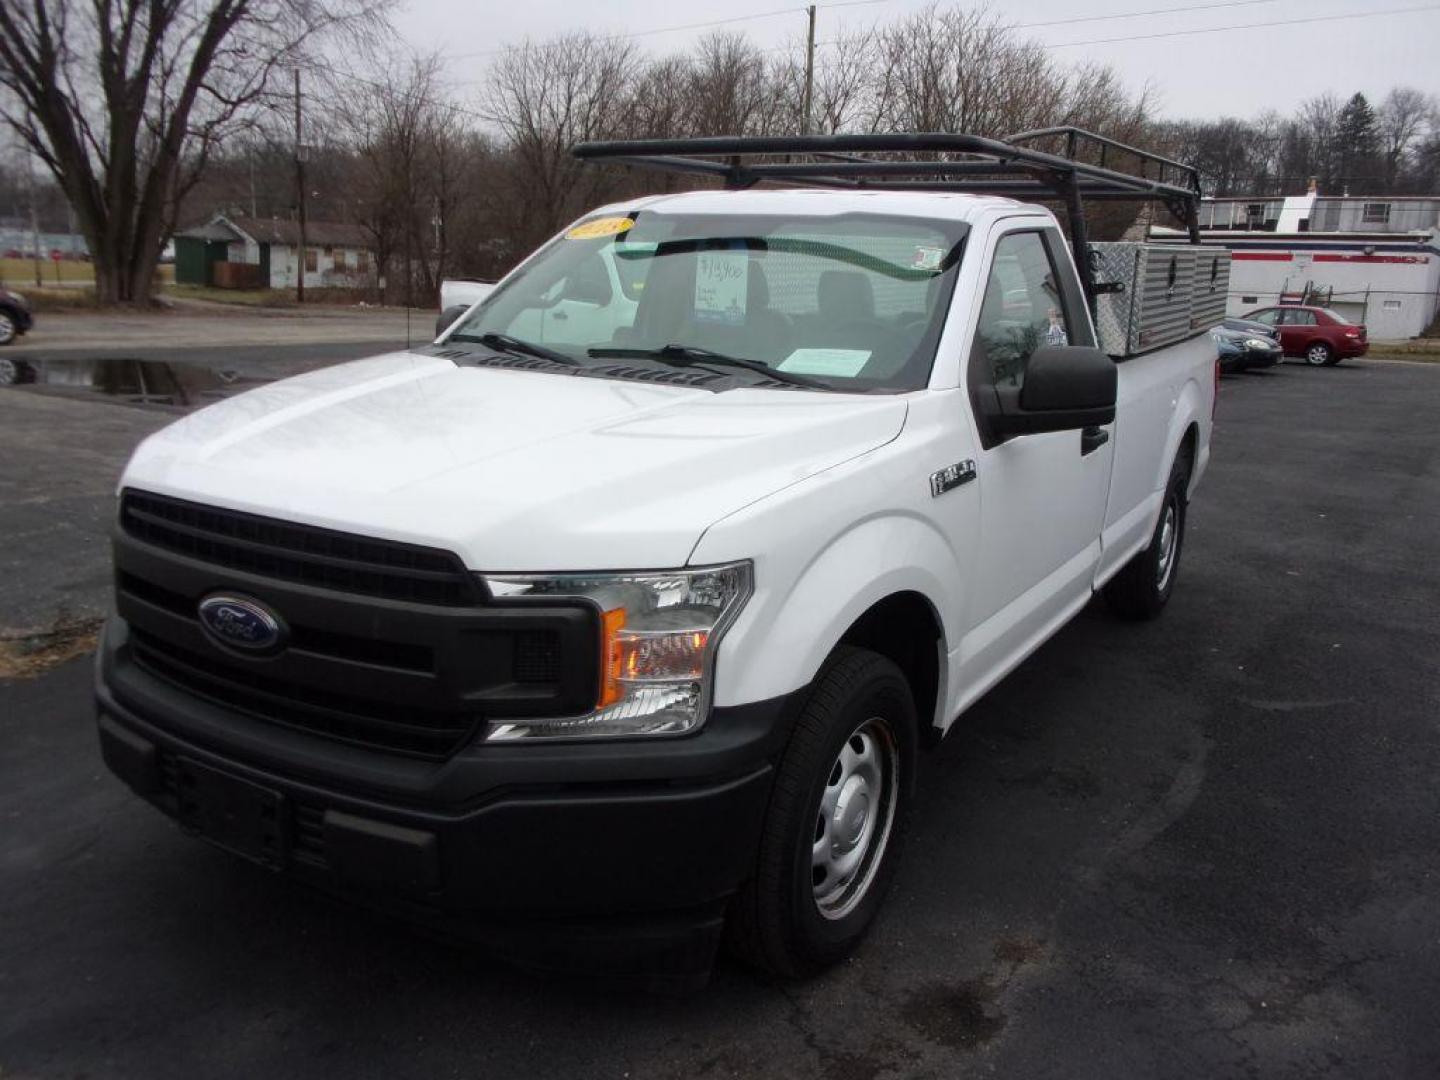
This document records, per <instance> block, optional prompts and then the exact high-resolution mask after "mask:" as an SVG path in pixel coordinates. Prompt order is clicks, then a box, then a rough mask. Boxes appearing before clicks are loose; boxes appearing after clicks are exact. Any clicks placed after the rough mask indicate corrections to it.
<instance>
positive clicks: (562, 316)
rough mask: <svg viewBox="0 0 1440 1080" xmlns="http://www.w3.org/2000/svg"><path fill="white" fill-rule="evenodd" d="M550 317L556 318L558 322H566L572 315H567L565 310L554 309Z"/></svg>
mask: <svg viewBox="0 0 1440 1080" xmlns="http://www.w3.org/2000/svg"><path fill="white" fill-rule="evenodd" d="M550 318H552V319H554V320H555V321H556V322H564V321H565V320H566V319H568V318H570V316H569V315H566V314H565V312H563V311H552V312H551V313H550Z"/></svg>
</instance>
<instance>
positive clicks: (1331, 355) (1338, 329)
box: [1245, 304, 1370, 367]
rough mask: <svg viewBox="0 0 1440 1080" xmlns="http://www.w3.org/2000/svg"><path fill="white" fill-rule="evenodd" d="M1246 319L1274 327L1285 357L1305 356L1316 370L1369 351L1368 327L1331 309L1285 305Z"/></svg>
mask: <svg viewBox="0 0 1440 1080" xmlns="http://www.w3.org/2000/svg"><path fill="white" fill-rule="evenodd" d="M1245 318H1247V319H1254V320H1255V321H1256V322H1261V323H1264V324H1265V325H1266V326H1273V327H1275V329H1277V330H1279V331H1280V344H1281V346H1282V347H1283V348H1284V349H1285V355H1286V356H1303V357H1304V358H1305V362H1306V363H1307V364H1314V365H1315V366H1316V367H1320V366H1322V365H1329V364H1338V363H1339V362H1340V361H1341V360H1344V359H1346V358H1347V357H1351V356H1364V355H1365V352H1366V350H1367V349H1369V348H1370V342H1369V341H1368V340H1367V339H1366V336H1365V327H1364V326H1363V325H1357V324H1356V323H1352V322H1351V321H1350V320H1349V319H1347V318H1345V316H1343V315H1337V314H1335V312H1333V311H1331V310H1330V309H1329V308H1322V307H1305V306H1301V305H1299V304H1284V305H1282V306H1280V307H1268V308H1260V309H1259V310H1258V311H1252V312H1250V314H1249V315H1246V316H1245Z"/></svg>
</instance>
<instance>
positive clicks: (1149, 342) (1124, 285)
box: [1090, 243, 1230, 357]
mask: <svg viewBox="0 0 1440 1080" xmlns="http://www.w3.org/2000/svg"><path fill="white" fill-rule="evenodd" d="M1090 260H1091V267H1092V268H1093V270H1094V274H1095V282H1096V286H1097V291H1098V293H1099V295H1098V296H1097V297H1096V304H1095V308H1096V311H1095V314H1096V330H1097V332H1098V333H1099V335H1100V347H1101V348H1102V349H1104V350H1105V351H1106V352H1108V353H1109V354H1110V355H1111V356H1117V357H1118V356H1135V355H1137V354H1139V353H1145V352H1149V351H1150V350H1152V349H1158V348H1161V347H1162V346H1165V345H1172V344H1174V343H1175V342H1177V341H1184V340H1185V339H1186V338H1188V337H1193V336H1194V335H1196V334H1200V333H1204V332H1205V331H1207V330H1209V329H1210V328H1211V327H1213V326H1214V325H1215V324H1216V323H1218V322H1220V320H1222V319H1223V318H1224V317H1225V300H1226V294H1227V293H1228V291H1229V288H1230V252H1229V251H1226V250H1225V249H1223V248H1213V247H1202V246H1197V245H1190V244H1135V243H1103V244H1091V245H1090Z"/></svg>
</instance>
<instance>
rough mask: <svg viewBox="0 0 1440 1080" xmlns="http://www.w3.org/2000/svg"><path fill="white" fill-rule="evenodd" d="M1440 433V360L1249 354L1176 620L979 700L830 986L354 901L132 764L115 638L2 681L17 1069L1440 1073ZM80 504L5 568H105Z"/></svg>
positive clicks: (1089, 650) (8, 973)
mask: <svg viewBox="0 0 1440 1080" xmlns="http://www.w3.org/2000/svg"><path fill="white" fill-rule="evenodd" d="M63 404H64V405H65V406H66V408H69V409H87V410H90V412H91V413H92V414H93V415H94V416H95V417H97V418H99V417H101V415H102V412H103V411H104V410H106V409H111V410H113V409H116V407H115V406H102V405H95V404H90V403H78V402H73V401H66V402H64V403H63ZM5 409H6V403H5V399H4V398H0V413H3V411H4V410H5ZM141 415H146V416H148V415H149V414H141ZM97 422H98V421H97ZM57 423H58V421H57ZM1437 432H1440V366H1434V365H1410V364H1393V363H1376V362H1369V361H1365V362H1354V363H1347V364H1344V365H1341V366H1340V367H1338V368H1333V369H1324V370H1310V369H1307V368H1303V367H1299V366H1296V365H1286V366H1284V367H1282V368H1279V369H1275V370H1273V371H1272V372H1267V373H1259V374H1255V375H1249V376H1237V377H1233V378H1227V379H1226V380H1225V381H1224V385H1223V392H1222V398H1221V403H1220V412H1219V427H1218V430H1217V434H1216V438H1215V456H1214V461H1213V464H1212V471H1211V473H1210V475H1209V477H1208V478H1207V481H1206V483H1205V484H1204V485H1203V486H1202V488H1201V490H1200V492H1199V495H1198V497H1197V500H1196V502H1195V504H1194V505H1193V507H1192V511H1191V516H1190V527H1191V532H1190V535H1189V538H1188V545H1187V548H1186V550H1185V555H1184V563H1183V564H1182V567H1181V570H1180V581H1179V584H1178V589H1177V592H1176V595H1175V599H1174V601H1173V602H1172V604H1171V606H1170V608H1169V610H1168V611H1167V612H1166V614H1165V616H1164V617H1163V618H1162V619H1161V620H1160V621H1159V622H1157V623H1154V624H1149V625H1145V626H1139V627H1137V626H1132V625H1126V624H1122V623H1119V622H1117V621H1114V620H1113V619H1111V618H1110V617H1109V616H1108V615H1107V614H1106V613H1105V612H1104V610H1103V608H1102V607H1101V606H1100V605H1094V606H1092V607H1091V608H1090V609H1089V610H1087V611H1086V612H1085V613H1084V614H1083V615H1082V616H1081V617H1080V618H1079V619H1077V620H1076V621H1075V622H1074V623H1072V624H1071V625H1070V626H1069V627H1067V628H1066V629H1065V630H1063V631H1062V632H1061V633H1060V634H1059V635H1058V636H1057V637H1056V638H1055V639H1054V640H1052V641H1051V642H1050V643H1049V644H1048V645H1047V646H1045V647H1044V648H1043V649H1042V650H1041V651H1040V652H1039V653H1038V654H1037V655H1036V656H1035V657H1033V658H1032V659H1031V660H1030V661H1028V662H1027V663H1026V664H1024V665H1022V667H1021V668H1020V669H1019V670H1018V671H1016V672H1015V673H1014V674H1013V675H1012V676H1011V677H1010V678H1008V679H1007V680H1005V682H1004V683H1002V684H1001V685H1000V686H999V687H997V688H996V689H995V690H994V691H993V692H992V693H990V694H989V695H987V696H986V697H985V698H984V699H983V700H982V701H981V702H979V703H978V704H977V705H976V706H975V708H974V709H973V710H972V711H971V712H970V714H968V716H967V717H966V718H965V720H964V721H963V722H962V723H960V724H959V725H957V727H956V729H955V731H954V732H953V733H952V735H951V736H950V737H949V738H947V739H946V740H945V742H944V743H942V745H941V746H940V747H939V748H938V749H937V750H936V751H935V752H933V753H931V754H930V755H929V756H928V758H927V759H926V761H925V764H924V775H923V776H922V780H921V798H920V805H919V807H918V808H917V815H916V822H917V827H916V831H915V833H914V835H913V837H912V842H911V844H910V846H909V849H908V851H907V852H906V861H905V864H904V865H903V867H902V869H901V873H900V875H899V877H898V881H897V887H896V889H895V892H894V893H893V894H892V896H891V901H890V904H889V906H888V907H887V909H886V911H885V912H884V914H883V916H882V919H881V921H880V922H879V924H878V925H877V926H876V927H875V930H874V933H873V934H872V936H871V938H870V939H869V941H868V943H867V945H866V946H865V947H864V949H863V950H862V951H861V953H860V954H859V955H858V956H857V957H856V958H855V959H854V960H853V962H851V963H849V964H848V965H845V966H844V967H842V968H840V969H838V970H835V971H833V972H831V973H829V974H827V975H826V976H824V977H822V978H820V979H818V980H815V981H813V982H810V983H807V984H798V985H796V984H791V985H787V984H776V983H772V982H768V981H765V980H762V979H759V978H757V977H756V976H754V975H752V974H751V973H749V972H748V971H746V970H744V969H742V968H739V967H737V966H734V965H733V964H730V963H728V962H724V963H722V965H721V966H720V968H719V969H718V970H717V972H716V974H715V977H714V979H713V981H712V983H711V985H710V987H709V988H708V989H707V990H705V991H703V992H701V993H699V994H696V995H693V996H691V997H687V998H681V999H666V998H658V999H657V998H653V997H643V996H633V995H626V994H620V993H617V992H615V991H614V989H613V988H610V987H605V986H603V985H595V984H585V983H574V982H564V981H547V980H540V979H538V978H535V977H533V976H529V975H525V974H522V973H519V972H515V971H513V970H510V969H508V968H505V967H502V966H499V965H497V964H495V963H493V962H492V961H490V960H488V959H487V958H486V957H484V956H483V955H478V954H476V953H474V952H470V951H467V950H464V949H461V948H457V947H454V946H452V945H449V944H446V943H443V942H437V941H433V940H431V939H429V938H427V937H424V936H421V935H419V934H417V933H414V932H412V931H411V930H409V929H407V928H405V927H403V926H400V925H397V924H394V923H391V922H387V921H385V920H382V919H379V918H376V917H372V916H369V915H365V914H362V913H359V912H356V911H352V910H350V909H348V908H345V907H342V906H338V905H335V904H332V903H331V902H328V901H325V900H322V899H320V898H318V897H315V896H312V895H310V894H308V893H306V892H304V891H301V890H299V889H297V888H295V887H293V886H291V885H289V884H288V883H287V882H286V881H285V880H284V879H282V878H278V877H274V876H270V875H267V874H266V873H264V872H263V871H259V870H256V869H253V868H251V867H249V866H248V865H242V864H240V863H238V862H236V861H234V860H232V859H231V858H229V857H227V856H225V855H224V854H222V853H220V852H217V851H214V850H212V849H210V848H209V847H207V846H205V845H203V844H200V843H197V842H194V841H191V840H188V839H186V838H185V837H183V836H181V835H180V834H179V833H178V831H176V829H175V828H174V827H173V826H172V825H171V824H170V823H168V822H167V821H165V820H164V819H163V818H162V817H160V815H158V814H157V813H156V812H154V811H152V810H150V809H149V808H148V807H146V806H144V805H142V804H141V803H140V802H139V801H138V800H137V799H136V798H134V797H133V796H131V795H130V794H129V793H128V791H126V790H125V789H124V788H123V787H122V786H121V785H120V784H119V783H118V782H117V781H115V780H113V779H112V778H111V777H110V776H109V775H108V774H107V773H105V771H104V770H103V767H102V766H101V764H100V762H99V758H98V753H97V751H96V747H95V739H94V734H93V730H92V724H93V721H92V718H91V713H90V705H89V696H88V695H89V671H88V667H87V664H86V662H85V661H83V660H80V661H75V662H72V663H70V664H68V665H65V666H62V667H60V668H57V669H55V670H53V671H52V672H50V673H49V674H47V675H44V676H42V677H40V678H37V679H32V680H28V681H14V682H9V683H0V821H3V822H4V828H3V831H0V1076H3V1077H4V1078H5V1080H13V1078H17V1077H23V1078H28V1077H62V1076H63V1077H73V1076H81V1075H84V1076H90V1077H146V1078H160V1077H184V1078H187V1080H189V1078H193V1077H196V1076H205V1077H261V1076H283V1077H325V1078H329V1077H335V1076H342V1077H346V1078H347V1080H350V1078H362V1077H375V1078H386V1080H393V1078H396V1077H407V1076H416V1077H420V1076H423V1077H436V1076H464V1077H480V1076H486V1077H522V1076H523V1077H526V1078H543V1077H566V1078H573V1077H580V1076H583V1077H587V1078H589V1077H594V1078H601V1077H615V1078H623V1077H701V1076H706V1077H723V1076H746V1077H750V1076H783V1077H825V1078H829V1080H863V1078H881V1077H885V1078H894V1077H907V1078H908V1077H946V1078H950V1077H965V1076H982V1075H986V1076H988V1075H999V1076H1015V1077H1025V1078H1036V1077H1067V1078H1070V1077H1096V1078H1107V1080H1109V1078H1114V1077H1149V1076H1154V1077H1162V1076H1163V1077H1190V1076H1194V1077H1207V1078H1208V1077H1216V1076H1224V1077H1229V1076H1242V1075H1250V1076H1258V1077H1266V1078H1272V1077H1290V1076H1293V1077H1306V1078H1309V1077H1319V1076H1336V1077H1341V1076H1345V1077H1353V1076H1386V1077H1417V1078H1422V1077H1423V1078H1433V1077H1435V1076H1437V1075H1440V1025H1437V1024H1436V1023H1435V1017H1436V1016H1437V1015H1440V873H1437V863H1436V852H1437V851H1440V795H1437V791H1440V787H1437V779H1436V778H1437V776H1440V724H1437V720H1436V718H1437V716H1440V664H1437V657H1440V614H1437V612H1440V560H1436V559H1435V557H1434V555H1433V551H1434V548H1435V543H1436V540H1435V538H1436V536H1437V535H1440V439H1437ZM134 434H139V432H136V433H134ZM105 437H106V439H107V440H109V441H107V442H105V443H104V447H103V449H101V448H98V444H97V449H96V451H95V452H96V454H98V455H101V456H104V455H109V454H112V453H113V454H114V455H115V457H114V460H113V463H109V462H108V461H107V464H106V468H110V469H112V470H113V469H114V468H118V464H119V455H120V453H121V452H122V444H124V443H125V441H126V440H127V439H128V438H130V437H131V434H130V433H128V432H126V431H121V430H119V429H118V428H116V429H115V430H111V431H109V433H108V434H107V435H106V436H105ZM40 456H41V458H43V456H44V455H43V454H42V455H40ZM95 464H96V465H97V466H98V462H97V463H95ZM34 465H35V463H33V462H30V461H27V460H26V459H25V457H24V456H17V455H14V454H13V453H11V454H7V455H5V456H3V457H0V475H3V476H4V478H5V482H6V483H7V484H9V485H10V486H9V487H0V494H3V495H4V498H5V500H6V501H5V503H3V504H0V505H3V507H4V513H5V514H6V515H7V516H8V515H9V514H10V512H11V510H10V505H11V503H10V501H9V500H10V499H11V498H12V497H16V496H15V493H16V492H23V491H25V490H27V489H26V486H25V483H26V482H25V481H24V480H23V479H17V477H18V478H23V477H26V476H29V475H31V470H32V467H33V466H34ZM81 467H82V466H81V465H77V466H76V468H81ZM37 475H44V474H37ZM62 482H63V478H55V479H54V480H53V483H54V484H57V485H58V484H61V483H62ZM76 482H77V483H78V481H76ZM87 490H88V489H87ZM37 512H38V511H37ZM45 512H46V513H51V514H59V515H60V516H61V517H63V518H65V519H66V520H67V521H68V520H69V518H70V517H71V516H72V515H77V514H80V513H82V512H84V511H82V510H76V509H75V508H74V506H73V505H72V504H69V503H64V502H60V503H56V504H55V505H54V506H52V508H51V509H50V510H48V511H45ZM57 530H58V531H56V532H55V533H54V534H53V536H54V537H56V538H57V539H55V540H54V542H53V543H54V546H52V542H51V541H49V540H44V539H42V541H41V542H39V543H38V544H37V546H36V547H35V549H34V550H33V551H31V552H29V553H28V555H27V557H26V559H25V560H24V561H23V563H16V562H11V563H10V566H11V567H12V569H11V570H10V573H25V574H35V575H41V576H44V575H58V576H65V575H73V574H74V573H76V572H77V571H75V570H74V568H73V566H72V563H71V562H70V561H69V560H70V556H69V555H67V554H65V550H64V549H65V545H66V544H67V543H69V541H68V540H64V539H58V538H60V537H63V535H64V529H63V528H60V527H59V526H57ZM7 554H8V553H7ZM80 562H84V560H80ZM74 565H79V563H78V562H77V563H75V564H74ZM86 565H93V564H90V563H86ZM7 587H8V586H7ZM0 603H3V601H0ZM0 610H3V609H0Z"/></svg>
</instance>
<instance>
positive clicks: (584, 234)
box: [565, 217, 635, 240]
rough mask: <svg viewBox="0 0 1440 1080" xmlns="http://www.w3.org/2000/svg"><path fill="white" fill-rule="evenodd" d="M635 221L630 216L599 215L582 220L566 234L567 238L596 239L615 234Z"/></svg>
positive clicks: (623, 230) (624, 229)
mask: <svg viewBox="0 0 1440 1080" xmlns="http://www.w3.org/2000/svg"><path fill="white" fill-rule="evenodd" d="M634 224H635V222H634V221H632V220H631V219H630V218H628V217H597V218H591V219H590V220H589V221H582V222H581V223H580V224H579V225H576V226H575V227H574V228H573V229H571V230H570V231H569V232H567V233H566V234H565V239H566V240H594V239H595V238H596V237H597V236H615V235H618V234H619V233H622V232H625V231H626V230H627V229H629V228H630V226H632V225H634Z"/></svg>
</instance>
